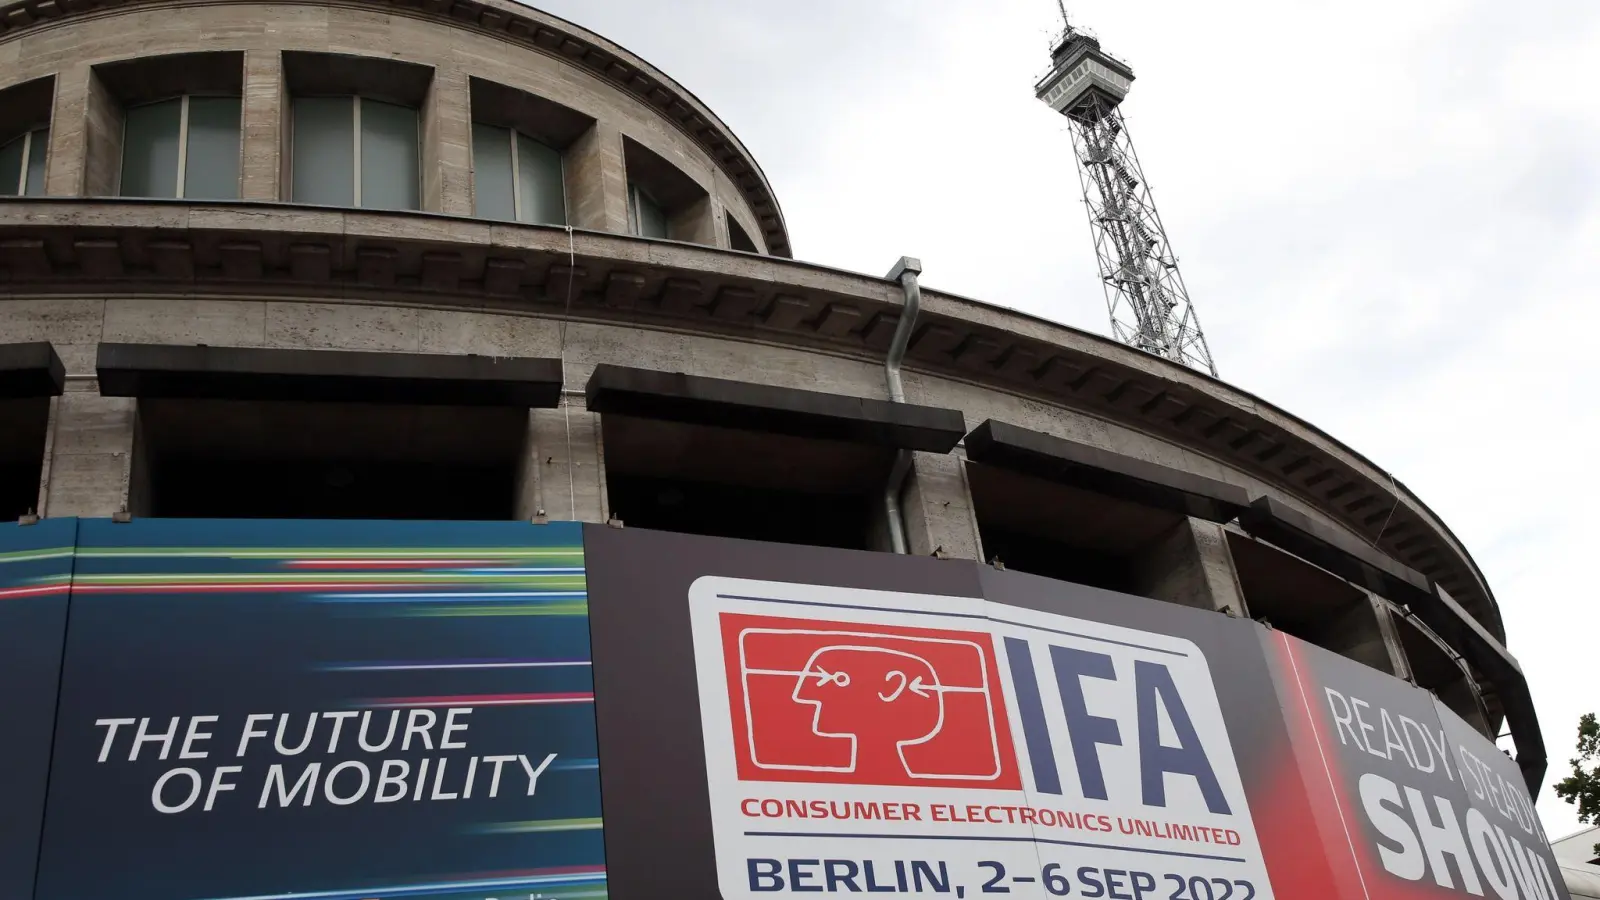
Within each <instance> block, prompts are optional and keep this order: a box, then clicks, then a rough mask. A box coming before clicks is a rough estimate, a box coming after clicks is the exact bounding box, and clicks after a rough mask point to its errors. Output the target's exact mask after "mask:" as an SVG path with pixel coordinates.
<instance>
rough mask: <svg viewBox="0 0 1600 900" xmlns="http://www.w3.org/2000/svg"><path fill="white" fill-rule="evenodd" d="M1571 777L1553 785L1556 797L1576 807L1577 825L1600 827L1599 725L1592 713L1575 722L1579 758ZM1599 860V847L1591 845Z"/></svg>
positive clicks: (1574, 764) (1573, 765)
mask: <svg viewBox="0 0 1600 900" xmlns="http://www.w3.org/2000/svg"><path fill="white" fill-rule="evenodd" d="M1571 762H1572V774H1571V775H1568V776H1567V777H1566V778H1563V779H1561V780H1560V781H1558V782H1556V796H1557V797H1560V798H1561V799H1563V800H1565V801H1567V802H1568V803H1571V804H1573V805H1574V806H1576V807H1578V821H1579V822H1582V823H1584V824H1585V825H1595V824H1600V723H1596V722H1595V718H1594V713H1589V714H1587V715H1585V716H1584V717H1583V718H1581V719H1579V720H1578V758H1577V759H1574V760H1572V761H1571ZM1594 852H1595V854H1596V855H1597V856H1600V844H1595V845H1594Z"/></svg>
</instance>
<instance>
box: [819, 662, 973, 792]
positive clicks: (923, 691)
mask: <svg viewBox="0 0 1600 900" xmlns="http://www.w3.org/2000/svg"><path fill="white" fill-rule="evenodd" d="M792 696H793V698H794V701H795V702H796V703H801V704H806V705H809V706H811V707H813V712H812V717H811V730H812V732H813V733H814V734H816V735H818V736H820V737H826V738H835V739H847V740H849V741H850V766H849V770H850V771H856V770H857V769H858V767H860V766H862V765H863V764H864V763H866V762H868V761H869V760H871V761H873V762H874V763H875V764H884V763H885V762H886V761H887V760H886V759H885V758H886V757H889V756H892V758H893V759H894V760H896V761H897V765H898V767H899V768H900V769H901V770H903V771H905V772H907V773H908V774H909V773H910V766H909V765H908V764H907V762H906V759H905V748H907V747H911V746H916V745H918V744H923V743H926V742H927V741H930V740H932V739H933V738H934V737H935V736H937V735H938V734H939V732H940V730H942V729H943V728H944V719H945V703H944V693H943V686H942V685H941V684H940V682H939V675H938V672H937V671H936V670H935V669H934V667H933V665H932V664H931V663H930V662H929V661H928V660H927V659H925V658H923V657H921V656H918V655H916V654H914V653H907V652H905V651H902V650H892V649H888V648H885V647H867V646H858V645H848V644H837V645H831V646H827V647H821V648H818V649H817V650H816V651H815V652H813V653H812V654H811V657H810V658H809V659H808V660H807V661H806V664H805V666H804V668H803V669H802V671H801V672H800V673H799V677H797V678H796V680H795V687H794V693H793V695H792Z"/></svg>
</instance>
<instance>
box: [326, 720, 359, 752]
mask: <svg viewBox="0 0 1600 900" xmlns="http://www.w3.org/2000/svg"><path fill="white" fill-rule="evenodd" d="M355 715H356V711H355V710H353V709H342V710H340V711H338V712H326V713H323V714H322V717H323V718H324V719H332V720H333V734H332V735H331V736H330V737H329V738H328V752H329V753H333V752H335V751H337V750H338V749H339V732H341V731H343V730H344V720H345V719H353V718H355Z"/></svg>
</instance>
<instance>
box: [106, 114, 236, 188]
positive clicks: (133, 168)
mask: <svg viewBox="0 0 1600 900" xmlns="http://www.w3.org/2000/svg"><path fill="white" fill-rule="evenodd" d="M117 193H118V194H120V195H121V196H124V197H173V198H190V199H201V200H234V199H237V198H238V196H239V98H238V97H195V96H188V95H185V96H182V97H175V98H173V99H171V100H162V101H160V102H158V103H146V104H144V105H142V106H135V107H132V108H131V109H129V110H128V111H127V113H126V115H125V117H124V119H123V128H122V178H121V180H120V182H119V188H118V191H117Z"/></svg>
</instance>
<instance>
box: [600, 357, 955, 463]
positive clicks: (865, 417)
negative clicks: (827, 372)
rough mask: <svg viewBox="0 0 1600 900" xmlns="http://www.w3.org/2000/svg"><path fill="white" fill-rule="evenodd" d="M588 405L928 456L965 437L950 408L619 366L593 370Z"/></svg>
mask: <svg viewBox="0 0 1600 900" xmlns="http://www.w3.org/2000/svg"><path fill="white" fill-rule="evenodd" d="M588 401H589V410H590V411H591V412H600V413H617V414H619V415H626V416H637V417H639V418H646V419H664V420H667V421H673V422H687V423H690V424H695V425H717V426H721V427H724V428H740V429H744V430H746V431H766V432H772V433H775V434H787V435H792V436H795V437H805V438H819V439H824V440H835V441H850V442H853V443H861V444H876V445H880V446H887V447H895V448H899V449H904V450H926V451H929V452H932V453H948V452H950V451H951V450H952V449H954V448H955V446H956V444H958V443H960V441H961V437H962V435H964V434H965V433H966V420H965V419H964V418H963V417H962V415H961V412H960V411H959V410H954V409H942V408H939V407H934V406H917V405H915V404H911V403H891V402H889V401H887V400H872V399H869V398H865V397H849V396H845V395H843V394H828V393H823V392H821V391H802V390H796V389H794V388H784V387H773V386H771V385H765V384H751V383H749V382H745V381H729V380H726V379H722V378H703V377H700V376H698V375H684V374H682V373H678V372H658V371H654V370H651V369H634V368H629V367H626V366H612V365H602V366H597V367H596V368H595V370H594V374H593V375H592V376H591V377H590V378H589V386H588Z"/></svg>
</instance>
